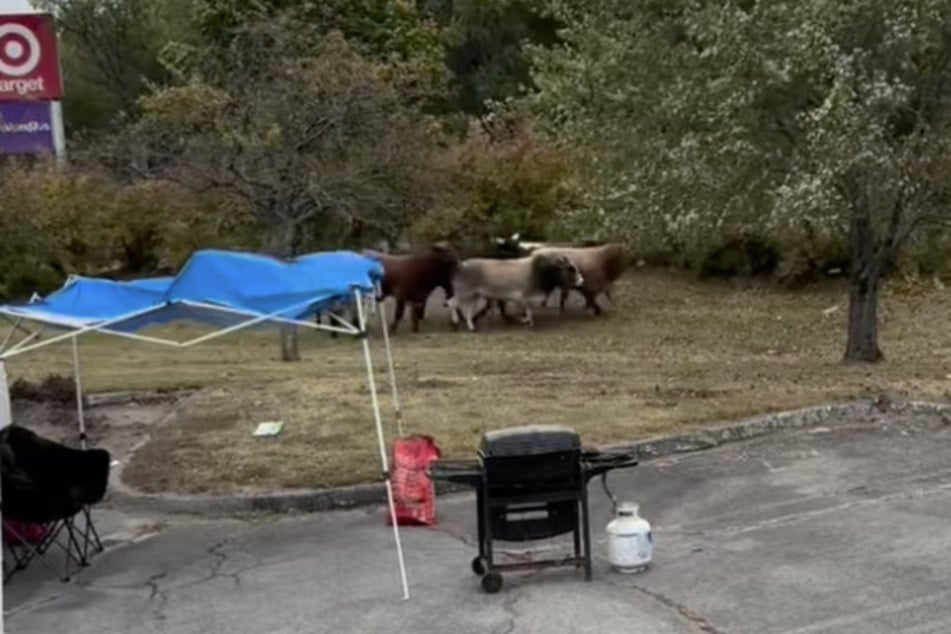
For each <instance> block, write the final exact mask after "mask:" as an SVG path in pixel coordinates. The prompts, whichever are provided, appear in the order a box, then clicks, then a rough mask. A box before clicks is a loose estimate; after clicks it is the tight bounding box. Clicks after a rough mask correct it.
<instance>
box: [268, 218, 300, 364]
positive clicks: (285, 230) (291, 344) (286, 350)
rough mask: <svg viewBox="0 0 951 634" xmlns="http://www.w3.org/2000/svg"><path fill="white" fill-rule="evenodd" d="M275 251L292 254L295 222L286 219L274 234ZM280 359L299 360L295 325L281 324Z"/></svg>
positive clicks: (294, 240) (288, 255)
mask: <svg viewBox="0 0 951 634" xmlns="http://www.w3.org/2000/svg"><path fill="white" fill-rule="evenodd" d="M274 243H275V247H276V248H275V249H274V250H275V251H276V252H277V253H279V254H280V255H281V256H282V257H285V258H290V257H293V256H294V251H295V248H296V243H297V224H296V223H294V222H291V221H288V222H287V223H286V224H285V225H284V226H282V227H280V229H279V230H278V232H277V235H276V236H275V240H274ZM280 336H281V361H300V347H299V346H298V336H297V326H293V325H290V324H281V327H280Z"/></svg>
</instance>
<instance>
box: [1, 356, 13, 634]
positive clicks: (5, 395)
mask: <svg viewBox="0 0 951 634" xmlns="http://www.w3.org/2000/svg"><path fill="white" fill-rule="evenodd" d="M12 422H13V416H12V415H11V413H10V388H9V385H8V384H7V367H6V364H5V363H4V362H3V359H0V429H5V428H6V427H8V426H9V425H10V424H11V423H12ZM2 525H3V500H2V499H0V526H2ZM5 550H6V548H0V634H3V633H4V632H5V631H6V629H5V628H4V618H3V585H4V584H3V578H4V577H5V576H6V574H5V573H6V567H5V566H4V564H5V563H6V562H4V558H5V555H4V552H3V551H5Z"/></svg>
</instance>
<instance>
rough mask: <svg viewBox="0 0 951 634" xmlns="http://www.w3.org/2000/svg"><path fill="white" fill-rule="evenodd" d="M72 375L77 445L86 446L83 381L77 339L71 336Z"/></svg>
mask: <svg viewBox="0 0 951 634" xmlns="http://www.w3.org/2000/svg"><path fill="white" fill-rule="evenodd" d="M73 377H74V378H75V380H76V415H77V416H78V418H79V445H80V447H82V448H83V449H85V448H86V413H85V411H84V410H83V381H82V376H81V373H80V367H79V340H78V339H77V338H76V337H73Z"/></svg>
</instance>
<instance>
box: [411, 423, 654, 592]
mask: <svg viewBox="0 0 951 634" xmlns="http://www.w3.org/2000/svg"><path fill="white" fill-rule="evenodd" d="M636 464H637V460H636V458H635V457H634V455H633V454H626V453H602V452H597V451H584V450H582V448H581V441H580V439H579V438H578V434H577V433H575V431H574V430H572V429H570V428H567V427H558V426H552V425H532V426H525V427H512V428H508V429H501V430H497V431H492V432H487V433H485V434H483V436H482V442H481V445H480V447H479V457H478V459H476V460H440V461H437V462H435V463H433V465H432V467H431V468H430V475H431V477H433V478H434V479H438V480H446V481H449V482H455V483H458V484H464V485H467V486H471V487H473V488H474V489H475V490H476V510H477V515H478V537H479V555H478V556H477V557H476V558H475V559H473V560H472V570H473V572H475V573H476V574H477V575H480V576H482V588H483V590H485V591H486V592H498V591H499V590H500V589H501V588H502V575H501V574H500V573H501V571H503V570H519V569H532V568H543V567H550V566H574V567H576V568H581V567H584V574H585V580H590V579H591V531H590V526H589V514H588V481H589V480H590V479H591V478H592V477H594V476H597V475H602V476H606V474H607V472H608V471H610V470H612V469H617V468H623V467H633V466H635V465H636ZM568 532H572V533H573V536H574V555H573V556H571V557H565V558H562V559H542V560H537V559H536V560H531V561H520V562H515V563H505V564H500V563H496V561H495V557H494V555H493V551H492V543H493V541H494V540H498V541H508V542H523V541H534V540H539V539H546V538H550V537H556V536H558V535H563V534H565V533H568Z"/></svg>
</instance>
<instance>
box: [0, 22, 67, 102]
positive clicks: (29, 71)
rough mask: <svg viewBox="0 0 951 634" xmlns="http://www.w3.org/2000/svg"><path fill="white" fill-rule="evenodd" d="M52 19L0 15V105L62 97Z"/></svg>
mask: <svg viewBox="0 0 951 634" xmlns="http://www.w3.org/2000/svg"><path fill="white" fill-rule="evenodd" d="M62 92H63V91H62V83H61V81H60V74H59V54H58V52H57V50H56V32H55V30H54V29H53V18H52V16H49V15H45V14H26V15H0V101H33V100H56V99H59V98H60V97H62Z"/></svg>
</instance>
